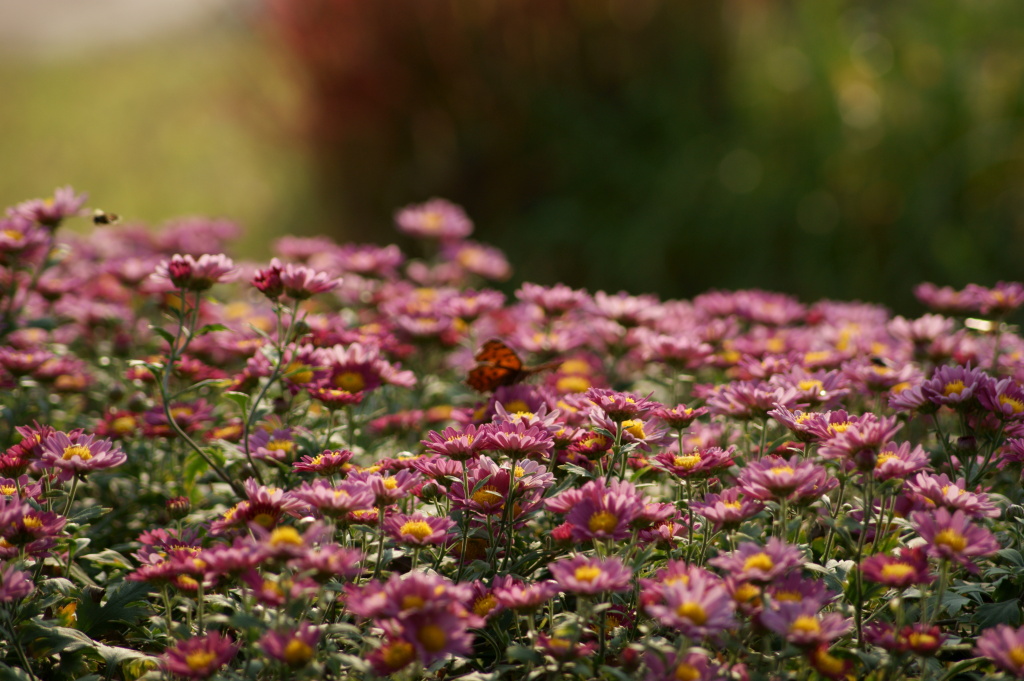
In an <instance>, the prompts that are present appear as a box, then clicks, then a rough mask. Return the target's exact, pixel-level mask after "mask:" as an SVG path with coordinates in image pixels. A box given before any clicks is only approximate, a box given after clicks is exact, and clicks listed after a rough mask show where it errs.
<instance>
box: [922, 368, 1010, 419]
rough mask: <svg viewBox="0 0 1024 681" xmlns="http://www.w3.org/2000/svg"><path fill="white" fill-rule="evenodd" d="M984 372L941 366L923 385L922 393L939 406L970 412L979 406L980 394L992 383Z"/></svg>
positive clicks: (974, 369) (976, 369)
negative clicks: (969, 410)
mask: <svg viewBox="0 0 1024 681" xmlns="http://www.w3.org/2000/svg"><path fill="white" fill-rule="evenodd" d="M992 380H993V379H992V378H991V377H989V375H988V374H986V373H985V372H984V371H982V370H981V369H978V368H973V369H972V368H971V366H970V364H968V365H967V366H966V367H962V366H940V367H938V368H937V369H936V370H935V373H934V374H932V377H931V378H930V379H928V380H927V381H925V382H924V383H922V384H921V392H922V393H923V394H924V396H925V397H926V398H928V400H929V401H930V402H931V403H932V404H934V405H937V406H940V407H941V406H947V407H951V408H953V409H957V410H961V411H963V410H968V409H971V408H973V407H975V406H976V405H977V404H978V394H979V393H980V392H981V391H983V390H985V389H986V386H987V384H988V383H990V382H992Z"/></svg>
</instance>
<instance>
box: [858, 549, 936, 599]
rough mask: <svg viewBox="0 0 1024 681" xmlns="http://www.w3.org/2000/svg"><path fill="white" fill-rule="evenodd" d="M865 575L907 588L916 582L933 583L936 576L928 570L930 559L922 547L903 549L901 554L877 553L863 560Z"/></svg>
mask: <svg viewBox="0 0 1024 681" xmlns="http://www.w3.org/2000/svg"><path fill="white" fill-rule="evenodd" d="M860 570H861V573H863V575H864V577H866V578H867V579H870V580H871V581H872V582H877V583H878V584H885V585H886V586H891V587H894V588H897V589H906V588H908V587H910V586H913V585H915V584H931V583H932V582H933V581H935V576H934V575H932V574H931V572H929V570H928V559H927V557H926V556H925V553H924V550H923V549H921V548H913V549H903V550H902V551H900V555H899V556H892V555H888V554H883V553H879V554H875V555H873V556H869V557H867V558H865V559H864V560H862V561H861V563H860Z"/></svg>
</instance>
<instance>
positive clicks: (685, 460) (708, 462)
mask: <svg viewBox="0 0 1024 681" xmlns="http://www.w3.org/2000/svg"><path fill="white" fill-rule="evenodd" d="M734 451H735V447H729V449H728V450H724V449H722V448H721V447H704V448H701V447H694V448H693V449H692V450H691V451H690V452H688V453H685V454H683V453H681V452H679V451H675V450H671V449H667V450H665V451H663V452H660V453H659V454H658V455H657V456H655V457H653V458H651V459H648V463H650V465H651V467H652V468H657V469H659V470H663V471H666V472H667V473H671V474H672V475H674V476H676V477H678V478H704V477H707V476H708V475H711V474H712V473H714V472H715V471H718V470H721V469H723V468H728V467H729V466H732V465H733V459H732V455H733V452H734Z"/></svg>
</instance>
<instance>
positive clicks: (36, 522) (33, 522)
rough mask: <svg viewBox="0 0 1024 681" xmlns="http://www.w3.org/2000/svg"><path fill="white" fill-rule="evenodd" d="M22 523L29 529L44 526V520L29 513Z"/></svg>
mask: <svg viewBox="0 0 1024 681" xmlns="http://www.w3.org/2000/svg"><path fill="white" fill-rule="evenodd" d="M21 524H22V525H24V526H25V529H27V530H38V529H39V528H40V527H42V526H43V521H42V520H41V519H40V518H37V517H36V516H34V515H27V516H25V517H24V518H23V519H22V521H21Z"/></svg>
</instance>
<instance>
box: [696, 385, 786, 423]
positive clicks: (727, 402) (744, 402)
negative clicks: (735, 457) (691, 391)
mask: <svg viewBox="0 0 1024 681" xmlns="http://www.w3.org/2000/svg"><path fill="white" fill-rule="evenodd" d="M798 397H799V393H798V391H797V389H796V388H793V387H785V386H778V385H772V384H770V383H768V382H766V381H733V382H731V383H725V384H722V385H720V386H715V387H714V388H712V389H711V390H710V391H709V392H708V395H707V407H708V410H709V411H710V412H711V413H712V414H717V415H721V416H731V417H732V418H736V419H740V420H744V421H746V420H750V419H755V418H764V417H766V416H767V415H768V412H769V411H771V410H773V409H777V408H779V407H786V408H787V409H792V408H794V407H795V406H796V404H797V402H798Z"/></svg>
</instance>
